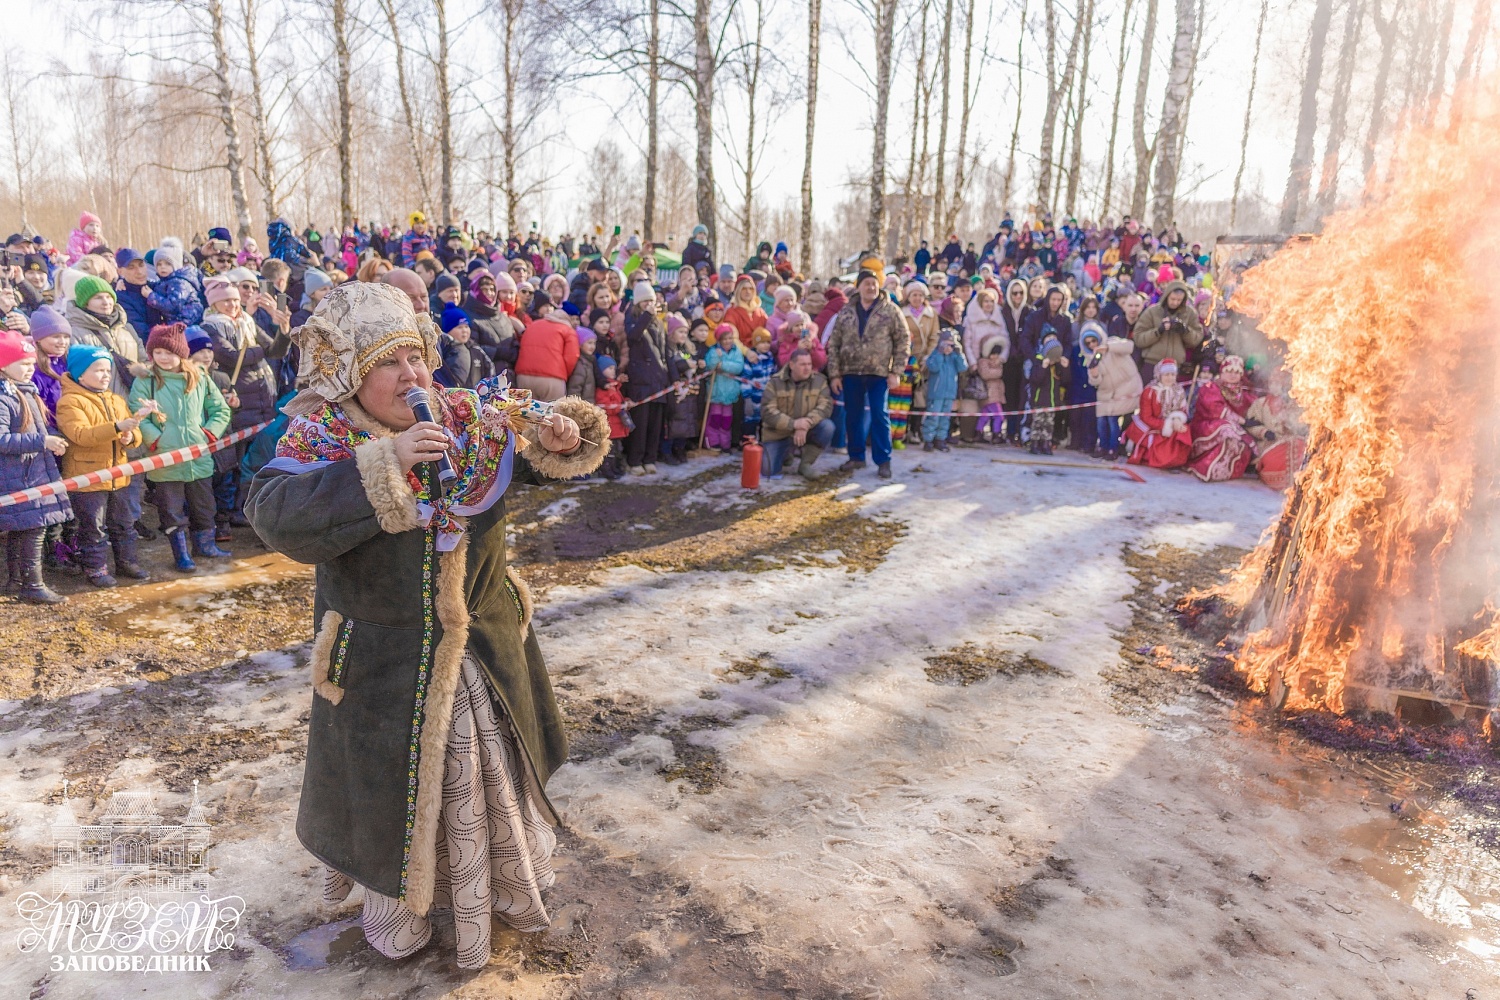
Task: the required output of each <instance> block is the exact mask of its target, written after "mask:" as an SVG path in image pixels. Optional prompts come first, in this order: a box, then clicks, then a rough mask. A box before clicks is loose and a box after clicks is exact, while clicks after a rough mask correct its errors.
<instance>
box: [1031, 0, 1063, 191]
mask: <svg viewBox="0 0 1500 1000" xmlns="http://www.w3.org/2000/svg"><path fill="white" fill-rule="evenodd" d="M1042 3H1043V5H1044V10H1045V11H1046V14H1045V17H1044V20H1043V23H1044V24H1045V25H1046V32H1047V44H1046V48H1044V49H1043V50H1042V51H1043V52H1045V53H1046V56H1047V60H1046V68H1047V104H1046V110H1045V112H1044V113H1043V116H1042V145H1041V148H1040V149H1039V150H1038V152H1037V160H1036V171H1037V173H1036V191H1037V194H1036V200H1037V206H1036V207H1037V211H1038V215H1040V213H1041V212H1042V211H1043V210H1045V209H1049V208H1051V207H1052V206H1051V204H1050V200H1051V190H1050V189H1051V187H1052V130H1053V128H1054V127H1055V126H1056V124H1057V92H1058V86H1057V0H1042Z"/></svg>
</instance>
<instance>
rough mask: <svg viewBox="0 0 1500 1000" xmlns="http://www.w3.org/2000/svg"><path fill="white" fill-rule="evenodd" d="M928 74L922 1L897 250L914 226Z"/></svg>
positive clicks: (907, 242) (905, 244)
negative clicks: (925, 80)
mask: <svg viewBox="0 0 1500 1000" xmlns="http://www.w3.org/2000/svg"><path fill="white" fill-rule="evenodd" d="M926 72H927V2H926V0H922V27H921V30H920V33H919V35H918V40H917V73H916V77H915V78H914V79H915V82H916V85H915V86H914V87H912V91H911V144H910V145H911V148H910V150H909V151H908V153H907V157H906V184H905V185H904V190H903V192H902V205H901V223H900V225H899V226H898V227H897V239H896V243H897V246H900V247H909V246H911V245H912V232H913V230H915V229H916V225H917V205H916V199H917V198H918V197H919V196H920V191H921V188H920V187H919V186H918V184H917V136H918V134H919V133H920V132H921V130H922V78H923V76H924V75H925V74H926Z"/></svg>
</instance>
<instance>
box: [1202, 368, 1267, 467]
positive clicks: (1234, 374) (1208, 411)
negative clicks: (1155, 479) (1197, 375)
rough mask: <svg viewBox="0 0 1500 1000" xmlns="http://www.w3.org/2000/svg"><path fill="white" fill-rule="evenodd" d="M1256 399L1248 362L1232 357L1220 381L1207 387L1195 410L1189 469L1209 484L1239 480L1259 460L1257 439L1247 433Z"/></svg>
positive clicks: (1213, 382) (1204, 388)
mask: <svg viewBox="0 0 1500 1000" xmlns="http://www.w3.org/2000/svg"><path fill="white" fill-rule="evenodd" d="M1254 401H1255V395H1254V393H1252V392H1251V391H1250V387H1249V386H1248V385H1246V384H1245V359H1244V358H1241V357H1237V356H1236V355H1233V354H1230V355H1228V356H1227V357H1225V358H1224V362H1223V364H1222V365H1221V366H1220V368H1219V377H1218V378H1216V379H1213V380H1211V381H1208V382H1205V383H1203V385H1202V387H1201V388H1200V389H1199V390H1198V399H1197V401H1196V403H1195V405H1194V406H1193V422H1192V425H1191V430H1192V432H1193V448H1192V451H1191V452H1189V454H1188V465H1189V466H1190V467H1191V468H1192V470H1193V474H1194V475H1195V476H1197V477H1198V478H1199V479H1201V480H1203V481H1204V482H1205V483H1219V482H1223V481H1224V480H1226V479H1238V478H1239V477H1240V476H1243V475H1244V474H1245V470H1246V469H1247V468H1249V467H1250V460H1251V459H1252V458H1254V457H1255V438H1253V437H1251V436H1250V434H1249V432H1247V431H1246V430H1245V416H1246V414H1248V413H1249V412H1250V404H1251V403H1253V402H1254Z"/></svg>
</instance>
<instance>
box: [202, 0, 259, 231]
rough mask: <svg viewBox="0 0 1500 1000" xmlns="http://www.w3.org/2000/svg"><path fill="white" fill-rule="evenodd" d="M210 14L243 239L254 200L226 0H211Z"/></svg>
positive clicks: (218, 95)
mask: <svg viewBox="0 0 1500 1000" xmlns="http://www.w3.org/2000/svg"><path fill="white" fill-rule="evenodd" d="M208 18H209V38H210V40H211V41H212V42H213V47H214V97H215V99H216V100H217V102H218V112H219V121H220V123H221V124H222V125H223V126H224V169H226V170H228V171H229V194H230V197H231V198H233V199H234V215H235V239H236V241H243V240H244V239H245V237H247V236H249V235H250V202H249V200H248V199H247V198H246V196H245V158H244V155H243V154H242V153H241V152H240V126H239V123H238V122H237V121H236V120H235V113H234V88H233V86H232V85H231V82H230V75H229V74H230V68H229V49H228V47H227V46H226V45H225V43H224V2H223V0H209V4H208Z"/></svg>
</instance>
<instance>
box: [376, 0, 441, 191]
mask: <svg viewBox="0 0 1500 1000" xmlns="http://www.w3.org/2000/svg"><path fill="white" fill-rule="evenodd" d="M377 2H378V3H379V4H380V10H381V13H383V14H384V15H385V19H386V23H387V25H389V27H390V32H391V35H390V38H391V45H392V46H394V47H395V50H396V91H397V93H398V95H399V96H400V98H401V113H402V115H403V116H404V117H405V119H406V144H407V148H408V150H409V151H410V153H411V162H412V167H413V168H414V169H415V171H416V178H417V187H418V189H419V190H420V191H421V193H422V203H421V206H420V207H421V209H422V211H424V212H430V211H431V210H432V186H431V184H430V183H429V182H428V179H427V158H426V157H425V156H423V155H422V145H423V143H424V142H425V139H424V137H423V136H422V135H421V133H420V131H419V130H418V128H417V117H416V114H415V113H414V112H413V110H412V101H411V86H410V85H409V84H408V82H407V79H406V46H405V44H404V43H403V42H402V40H401V26H400V24H398V23H397V17H396V2H397V0H377Z"/></svg>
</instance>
